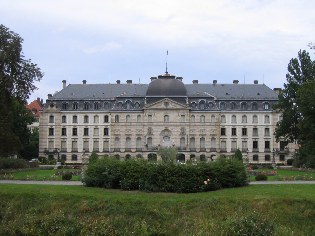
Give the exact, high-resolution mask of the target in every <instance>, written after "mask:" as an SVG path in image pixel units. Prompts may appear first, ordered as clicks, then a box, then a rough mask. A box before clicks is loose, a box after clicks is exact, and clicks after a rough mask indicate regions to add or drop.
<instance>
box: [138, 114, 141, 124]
mask: <svg viewBox="0 0 315 236" xmlns="http://www.w3.org/2000/svg"><path fill="white" fill-rule="evenodd" d="M137 122H138V123H139V122H141V115H137Z"/></svg>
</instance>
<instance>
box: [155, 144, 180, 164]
mask: <svg viewBox="0 0 315 236" xmlns="http://www.w3.org/2000/svg"><path fill="white" fill-rule="evenodd" d="M157 154H158V155H159V156H161V158H162V161H163V162H174V161H175V160H176V157H177V149H176V148H174V147H160V149H159V150H158V152H157Z"/></svg>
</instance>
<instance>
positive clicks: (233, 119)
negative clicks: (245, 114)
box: [231, 115, 237, 124]
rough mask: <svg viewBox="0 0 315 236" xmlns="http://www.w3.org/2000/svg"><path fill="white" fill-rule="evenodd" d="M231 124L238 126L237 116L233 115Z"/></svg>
mask: <svg viewBox="0 0 315 236" xmlns="http://www.w3.org/2000/svg"><path fill="white" fill-rule="evenodd" d="M231 123H233V124H236V123H237V122H236V115H232V119H231Z"/></svg>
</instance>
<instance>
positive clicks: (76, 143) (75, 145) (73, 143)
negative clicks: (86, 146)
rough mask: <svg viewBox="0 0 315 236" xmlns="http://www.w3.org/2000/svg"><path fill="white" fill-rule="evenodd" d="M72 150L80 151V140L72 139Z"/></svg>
mask: <svg viewBox="0 0 315 236" xmlns="http://www.w3.org/2000/svg"><path fill="white" fill-rule="evenodd" d="M72 151H73V152H77V151H78V142H77V141H72Z"/></svg>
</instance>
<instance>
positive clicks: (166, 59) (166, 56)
mask: <svg viewBox="0 0 315 236" xmlns="http://www.w3.org/2000/svg"><path fill="white" fill-rule="evenodd" d="M167 56H168V50H167V51H166V71H165V74H168V72H167Z"/></svg>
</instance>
